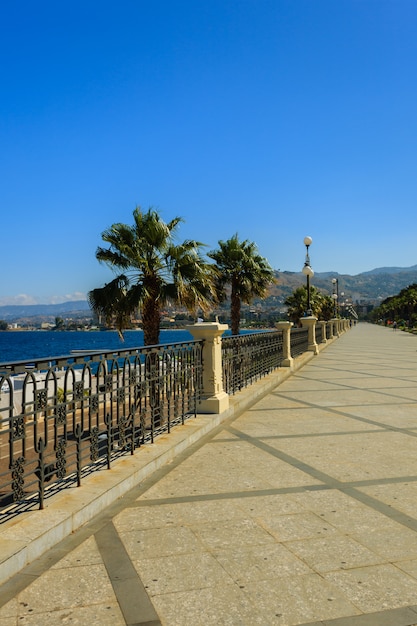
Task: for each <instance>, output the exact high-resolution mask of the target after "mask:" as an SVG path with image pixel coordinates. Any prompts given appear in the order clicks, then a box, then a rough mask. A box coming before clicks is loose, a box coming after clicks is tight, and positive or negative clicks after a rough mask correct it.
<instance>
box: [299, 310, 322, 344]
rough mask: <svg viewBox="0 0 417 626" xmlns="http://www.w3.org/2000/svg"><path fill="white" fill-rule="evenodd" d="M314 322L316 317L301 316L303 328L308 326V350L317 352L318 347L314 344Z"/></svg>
mask: <svg viewBox="0 0 417 626" xmlns="http://www.w3.org/2000/svg"><path fill="white" fill-rule="evenodd" d="M316 322H317V317H314V315H311V316H309V317H302V318H301V326H302V327H303V328H308V348H307V349H308V351H309V352H314V354H318V353H319V347H318V345H317V344H316Z"/></svg>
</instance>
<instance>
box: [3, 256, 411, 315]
mask: <svg viewBox="0 0 417 626" xmlns="http://www.w3.org/2000/svg"><path fill="white" fill-rule="evenodd" d="M275 274H276V278H277V280H278V282H277V284H276V285H273V286H272V287H271V289H270V297H274V298H278V299H279V300H280V301H283V300H285V298H287V296H289V295H291V294H292V292H293V291H294V289H296V288H297V287H300V286H301V285H305V276H304V275H303V274H302V273H301V272H280V271H277V272H275ZM332 278H337V280H338V288H339V295H340V296H341V294H342V293H344V294H345V295H346V296H349V297H350V298H352V300H353V301H354V302H356V301H367V302H373V303H378V302H380V301H382V300H385V298H388V297H389V296H394V295H396V294H397V293H399V292H400V291H401V289H404V287H408V285H411V284H413V283H417V265H413V266H412V267H378V268H376V269H373V270H371V271H369V272H363V273H362V274H357V275H356V276H350V275H349V274H338V273H337V272H319V273H316V274H314V277H313V278H312V281H311V284H312V285H314V286H315V287H317V288H318V289H320V291H323V292H327V293H329V294H331V293H332V291H333V284H332ZM58 316H63V317H65V318H74V319H77V318H81V317H89V316H90V307H89V305H88V302H87V301H86V300H75V301H71V302H62V303H61V304H30V305H29V304H28V305H18V304H17V305H8V306H0V320H6V321H7V322H13V321H17V320H22V319H27V318H31V317H37V318H41V319H42V320H44V321H54V319H55V317H58Z"/></svg>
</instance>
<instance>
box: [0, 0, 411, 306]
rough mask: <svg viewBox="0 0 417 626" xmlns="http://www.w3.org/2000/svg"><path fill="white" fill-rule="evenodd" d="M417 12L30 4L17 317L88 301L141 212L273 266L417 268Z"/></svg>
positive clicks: (9, 51)
mask: <svg viewBox="0 0 417 626" xmlns="http://www.w3.org/2000/svg"><path fill="white" fill-rule="evenodd" d="M416 33H417V2H416V1H415V0H394V1H391V0H175V1H174V0H147V1H145V0H119V1H118V2H114V1H112V2H110V1H108V0H100V2H98V1H96V0H82V1H80V0H72V1H71V2H68V1H67V2H65V1H64V2H57V1H56V0H53V1H52V0H39V2H33V1H32V0H30V1H29V0H21V1H19V0H16V1H15V2H8V3H3V5H2V8H1V18H0V54H1V65H0V67H1V81H0V255H1V280H0V304H12V303H21V302H59V301H63V300H65V299H74V298H78V297H84V296H85V294H86V293H87V292H88V291H89V290H90V289H93V288H94V287H97V286H101V285H102V284H104V282H106V281H107V280H109V279H110V278H111V277H112V274H111V273H110V271H109V270H108V269H107V268H105V267H103V266H101V265H99V263H98V262H97V261H96V259H95V250H96V248H97V246H98V245H100V244H101V243H102V242H101V237H100V235H101V233H102V232H103V231H104V230H105V229H106V228H108V227H109V226H110V225H111V224H112V223H114V222H131V220H132V211H133V209H134V208H135V206H136V205H140V206H142V207H143V208H144V209H147V208H148V207H150V206H153V207H155V208H157V209H158V210H159V211H160V212H161V214H162V216H163V217H164V218H165V219H166V220H170V219H171V218H173V217H175V216H177V215H179V216H182V217H183V218H184V220H185V223H184V224H183V225H182V226H181V228H180V231H179V238H180V239H186V238H195V239H198V240H200V241H202V242H204V243H206V244H207V246H208V248H207V250H211V249H213V248H215V247H216V245H217V242H218V240H219V239H228V238H229V237H231V236H232V235H233V234H234V233H236V232H237V233H238V234H239V237H240V238H241V239H250V240H251V241H255V242H256V244H257V246H258V249H259V252H260V253H261V254H262V255H263V256H265V257H267V258H268V260H269V262H270V263H271V265H272V266H273V267H274V268H276V269H281V270H289V271H300V270H301V268H302V266H303V262H304V253H305V249H304V246H303V238H304V236H305V235H310V236H311V237H312V238H313V244H312V246H311V248H310V257H311V263H312V266H313V268H314V269H315V271H318V272H323V271H337V272H339V273H341V274H343V273H347V274H357V273H360V272H363V271H367V270H371V269H373V268H375V267H381V266H386V265H388V266H400V267H408V266H411V265H415V264H417V253H416V245H415V239H416V233H417V229H416V226H417V210H416V209H417V176H416V173H417V81H416V73H417V36H416Z"/></svg>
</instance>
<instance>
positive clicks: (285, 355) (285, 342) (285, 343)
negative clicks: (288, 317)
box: [275, 322, 294, 367]
mask: <svg viewBox="0 0 417 626" xmlns="http://www.w3.org/2000/svg"><path fill="white" fill-rule="evenodd" d="M293 326H294V324H293V323H292V322H277V323H276V324H275V328H278V330H282V363H281V366H282V367H292V366H293V363H294V359H293V358H292V356H291V328H292V327H293Z"/></svg>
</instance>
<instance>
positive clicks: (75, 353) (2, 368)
mask: <svg viewBox="0 0 417 626" xmlns="http://www.w3.org/2000/svg"><path fill="white" fill-rule="evenodd" d="M198 343H201V340H199V339H187V340H186V341H173V342H171V343H161V344H154V345H149V346H135V347H132V348H121V349H120V350H82V349H80V350H72V351H71V353H70V354H64V355H61V356H50V357H39V358H37V359H26V360H23V361H6V362H4V363H0V376H2V375H4V374H6V375H7V374H8V373H10V370H13V372H14V373H19V372H24V371H27V370H35V369H37V370H39V369H49V368H50V367H53V366H59V365H63V364H64V363H68V364H74V363H75V364H77V363H84V362H85V361H86V359H87V357H92V358H91V360H92V361H99V360H100V359H99V358H98V357H102V359H104V360H106V359H108V358H113V357H114V356H116V355H118V356H119V357H123V356H126V355H128V354H133V353H138V352H142V353H143V352H149V351H152V350H155V349H167V348H168V349H169V348H171V347H173V346H180V345H181V346H183V345H193V344H198Z"/></svg>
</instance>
